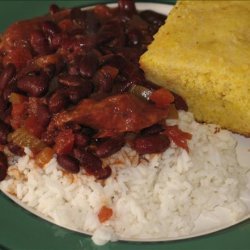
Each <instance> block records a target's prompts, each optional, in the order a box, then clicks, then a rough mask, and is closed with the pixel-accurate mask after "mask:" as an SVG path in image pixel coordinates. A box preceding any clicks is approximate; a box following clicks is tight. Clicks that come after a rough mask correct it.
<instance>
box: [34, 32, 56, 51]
mask: <svg viewBox="0 0 250 250" xmlns="http://www.w3.org/2000/svg"><path fill="white" fill-rule="evenodd" d="M30 44H31V46H32V48H33V50H34V51H35V52H36V53H37V54H39V55H46V54H49V53H50V52H51V49H50V46H49V41H48V40H47V38H46V37H45V35H44V33H43V32H42V31H39V30H34V31H33V32H32V33H31V34H30Z"/></svg>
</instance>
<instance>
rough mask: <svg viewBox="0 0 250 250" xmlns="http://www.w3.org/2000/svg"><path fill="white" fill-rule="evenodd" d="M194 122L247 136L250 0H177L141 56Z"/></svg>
mask: <svg viewBox="0 0 250 250" xmlns="http://www.w3.org/2000/svg"><path fill="white" fill-rule="evenodd" d="M140 65H141V68H142V69H143V70H144V72H145V74H146V78H147V79H149V80H151V81H153V82H154V83H156V84H159V85H161V86H164V87H166V88H168V89H170V90H172V91H174V92H176V93H177V94H179V95H181V96H182V97H184V99H185V100H186V101H187V104H188V106H189V109H190V111H192V112H193V113H194V116H195V118H196V119H197V120H198V121H204V122H208V123H216V124H219V125H221V126H222V127H224V128H227V129H229V130H231V131H234V132H237V133H241V134H245V135H250V1H180V2H178V3H177V4H176V6H175V7H174V8H173V10H172V11H171V13H170V14H169V16H168V19H167V21H166V23H165V25H163V26H162V27H161V28H160V30H159V31H158V33H157V34H156V35H155V39H154V41H153V42H152V44H150V46H149V47H148V50H147V52H145V53H144V54H143V55H142V57H141V59H140Z"/></svg>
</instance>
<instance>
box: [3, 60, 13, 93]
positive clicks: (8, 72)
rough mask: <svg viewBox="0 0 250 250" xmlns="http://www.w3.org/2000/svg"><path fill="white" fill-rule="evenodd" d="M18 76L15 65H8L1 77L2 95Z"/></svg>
mask: <svg viewBox="0 0 250 250" xmlns="http://www.w3.org/2000/svg"><path fill="white" fill-rule="evenodd" d="M15 74H16V68H15V66H14V64H8V65H7V66H6V67H5V68H4V70H3V71H2V73H1V75H0V93H1V91H2V90H3V89H4V88H5V87H6V85H7V84H8V83H9V82H10V81H11V80H12V78H13V77H14V76H15Z"/></svg>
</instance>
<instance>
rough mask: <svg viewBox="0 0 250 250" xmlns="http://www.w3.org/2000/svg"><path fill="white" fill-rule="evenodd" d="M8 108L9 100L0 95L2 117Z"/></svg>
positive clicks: (0, 117)
mask: <svg viewBox="0 0 250 250" xmlns="http://www.w3.org/2000/svg"><path fill="white" fill-rule="evenodd" d="M7 109H8V103H7V101H6V100H4V99H3V97H1V96H0V119H3V118H4V116H5V113H6V110H7Z"/></svg>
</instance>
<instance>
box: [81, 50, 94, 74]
mask: <svg viewBox="0 0 250 250" xmlns="http://www.w3.org/2000/svg"><path fill="white" fill-rule="evenodd" d="M97 68H98V59H97V57H96V55H95V54H94V53H87V54H86V55H84V56H83V57H82V59H81V61H80V65H79V70H80V74H81V76H82V77H85V78H90V77H92V76H93V75H94V73H95V71H96V70H97Z"/></svg>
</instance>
